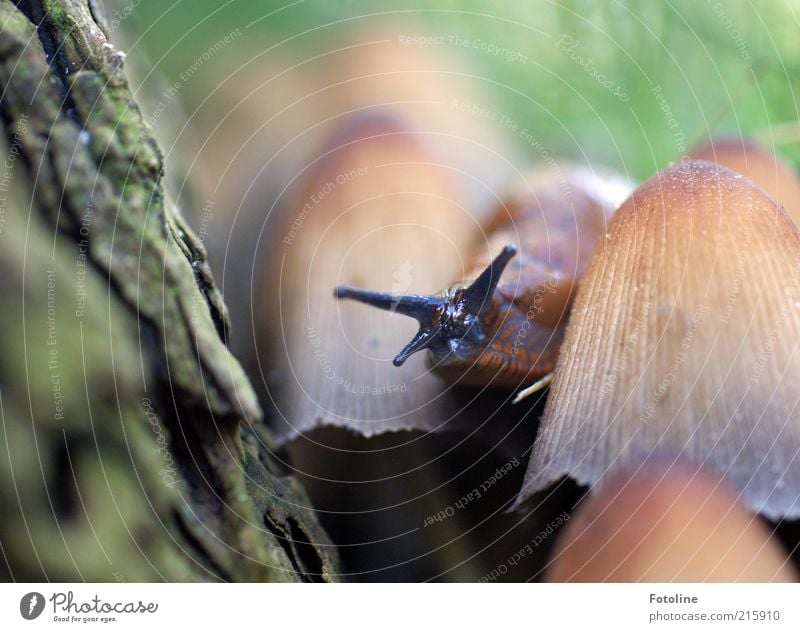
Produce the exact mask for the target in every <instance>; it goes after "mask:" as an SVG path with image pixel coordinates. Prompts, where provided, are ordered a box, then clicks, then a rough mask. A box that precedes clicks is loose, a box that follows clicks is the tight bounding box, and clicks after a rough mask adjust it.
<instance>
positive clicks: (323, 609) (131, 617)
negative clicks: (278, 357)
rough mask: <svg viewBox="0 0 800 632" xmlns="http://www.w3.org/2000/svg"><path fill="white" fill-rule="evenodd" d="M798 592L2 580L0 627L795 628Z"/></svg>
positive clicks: (784, 587) (740, 587)
mask: <svg viewBox="0 0 800 632" xmlns="http://www.w3.org/2000/svg"><path fill="white" fill-rule="evenodd" d="M799 602H800V587H798V586H797V585H793V584H780V585H764V584H757V585H748V584H636V585H631V584H628V585H626V584H570V585H564V584H422V585H408V584H359V585H357V584H340V585H317V584H294V585H290V584H237V585H231V584H227V585H226V584H127V583H119V584H2V585H0V604H1V605H0V630H3V631H7V630H44V629H60V630H86V629H108V630H116V631H122V630H136V631H141V630H166V629H168V628H169V627H174V629H176V630H181V631H191V630H193V629H197V630H209V629H220V630H224V631H225V632H237V631H238V630H247V629H250V626H253V625H257V626H258V629H263V630H298V631H303V632H306V631H308V632H311V631H313V630H315V629H319V630H323V629H325V630H331V629H333V630H347V631H351V632H352V631H358V630H369V631H370V632H384V631H394V630H397V631H398V632H400V631H402V632H409V631H413V630H420V629H421V630H426V631H429V630H435V629H437V628H439V627H441V629H443V630H454V631H459V632H460V631H462V630H493V631H499V630H508V631H511V630H531V631H535V632H539V631H552V630H564V629H569V630H598V629H612V630H643V629H645V628H647V629H670V630H682V629H690V630H717V631H720V632H721V631H723V630H726V631H727V630H792V631H797V630H800V616H798V610H800V607H798V603H799ZM565 626H566V627H565Z"/></svg>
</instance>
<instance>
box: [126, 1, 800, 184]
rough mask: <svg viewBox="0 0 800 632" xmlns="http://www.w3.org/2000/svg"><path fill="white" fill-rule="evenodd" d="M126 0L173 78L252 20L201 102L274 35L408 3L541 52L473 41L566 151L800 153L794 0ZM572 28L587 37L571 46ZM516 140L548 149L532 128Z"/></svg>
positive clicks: (200, 89) (187, 91)
mask: <svg viewBox="0 0 800 632" xmlns="http://www.w3.org/2000/svg"><path fill="white" fill-rule="evenodd" d="M114 7H115V8H116V10H117V11H119V13H118V14H117V19H119V18H120V17H122V18H123V19H122V20H121V22H120V24H121V25H122V26H120V29H121V32H123V33H124V34H125V38H126V40H127V44H128V45H129V47H130V46H131V45H134V47H135V53H136V54H137V55H140V56H141V55H145V54H146V57H147V59H148V61H147V62H146V63H148V64H149V65H151V66H152V68H154V69H155V71H156V73H154V75H155V74H158V75H161V77H162V79H163V80H164V81H166V83H167V84H170V83H172V81H173V80H177V79H178V78H179V74H180V73H181V72H183V71H185V69H186V68H187V66H190V65H191V64H192V63H193V60H195V59H196V58H197V55H198V53H199V52H202V51H205V50H206V49H207V48H208V46H209V44H211V43H213V42H215V41H217V40H218V39H219V38H221V37H224V36H225V34H227V33H229V32H231V31H233V30H235V29H237V28H239V29H241V30H242V36H241V37H240V38H239V39H238V40H237V42H236V43H235V45H233V46H228V47H226V49H225V50H223V51H221V52H220V54H217V55H215V56H213V57H212V58H211V59H209V60H208V62H207V63H205V64H203V65H202V67H201V68H199V70H198V71H197V73H198V74H197V77H196V78H194V77H193V80H192V81H191V82H187V83H186V85H185V87H184V88H183V89H182V90H181V92H180V95H179V97H180V101H181V102H182V104H183V107H184V108H185V111H186V112H193V111H194V109H195V107H196V106H197V105H198V104H200V103H201V102H202V101H203V100H204V99H205V98H206V96H207V94H208V90H209V83H208V82H207V81H203V75H205V77H206V78H207V79H208V81H209V82H210V81H216V80H217V78H218V77H219V76H224V75H225V73H226V71H227V70H230V69H232V68H236V67H238V61H237V60H244V59H245V58H251V57H252V56H253V55H256V54H258V53H259V52H261V51H264V50H265V49H268V48H270V47H274V48H272V50H274V51H275V52H276V53H278V52H279V53H280V54H281V56H282V57H287V58H291V57H295V58H296V59H298V60H300V59H307V58H309V57H311V56H313V55H314V54H317V53H320V52H324V51H326V50H329V49H330V46H331V42H332V41H333V40H334V39H335V38H336V37H337V36H339V35H340V34H341V33H343V32H344V31H345V30H346V29H348V28H355V29H359V30H363V31H366V32H368V31H369V29H370V28H373V27H375V26H376V25H377V24H379V23H383V22H386V21H387V20H389V19H392V18H396V19H402V20H406V21H408V20H413V21H415V22H416V23H417V28H416V29H415V32H417V33H425V32H426V31H427V32H430V33H432V34H439V35H445V36H449V35H454V36H459V37H467V38H471V39H473V40H474V39H478V38H479V39H481V40H482V41H484V42H487V43H488V44H495V45H497V46H498V47H501V48H507V49H509V50H511V51H517V52H518V54H519V55H521V56H524V57H526V59H524V60H522V61H520V60H517V61H509V58H508V57H507V56H504V55H502V54H497V55H495V54H489V53H487V52H486V51H485V50H484V51H482V50H480V49H476V48H473V47H467V48H464V49H463V50H462V52H461V53H460V54H463V56H464V57H465V58H466V59H467V60H468V64H469V68H470V69H471V71H472V73H474V75H475V76H476V77H479V78H480V81H481V82H485V83H487V84H489V85H490V86H491V92H492V94H493V95H494V97H495V98H496V102H497V103H500V104H502V107H503V109H504V111H507V112H508V113H509V115H510V116H511V117H512V118H514V119H515V120H516V121H521V122H525V123H524V124H525V125H528V126H529V127H530V128H531V129H534V130H535V132H536V134H537V137H538V138H539V139H541V140H542V141H543V142H544V144H545V145H547V146H548V147H549V148H560V151H559V153H560V154H562V155H567V156H577V155H579V154H580V153H581V152H582V151H586V152H587V154H586V157H587V158H588V159H589V160H593V161H594V160H597V161H599V162H602V163H605V164H607V165H608V166H617V167H619V166H621V165H624V168H625V170H626V171H627V172H628V173H629V174H631V175H632V176H634V177H637V178H644V177H646V176H648V175H650V174H652V173H653V172H654V171H655V170H656V169H658V168H659V167H662V166H663V165H664V164H666V163H667V162H668V161H670V160H675V159H677V158H679V157H680V155H681V154H682V152H683V150H684V149H685V148H686V147H688V146H691V144H692V143H693V142H695V141H696V140H700V139H702V138H705V137H706V136H707V135H709V134H710V133H722V132H727V133H736V134H738V133H747V134H749V135H754V136H756V137H758V138H759V139H760V140H762V142H763V143H764V144H766V145H768V146H773V147H775V148H776V150H777V151H778V152H779V153H780V154H781V155H783V156H784V157H786V158H788V159H789V160H790V161H792V163H793V164H795V165H797V164H798V162H800V128H798V126H797V121H798V118H799V115H798V112H799V110H798V103H797V97H796V87H797V86H798V82H800V38H799V37H798V33H800V4H798V3H797V2H794V1H789V0H774V1H772V0H771V1H761V2H747V1H735V2H732V1H730V0H728V1H720V2H717V1H716V0H676V1H663V2H659V1H645V0H630V1H625V2H613V1H606V2H594V1H588V0H564V1H560V2H547V1H543V0H534V1H533V2H488V1H480V0H438V1H435V0H428V1H414V0H393V1H375V0H361V1H358V0H299V1H295V2H274V1H267V2H256V1H253V0H181V1H172V0H169V1H166V0H141V2H137V0H115V1H114V2H113V3H112V8H114ZM112 19H113V16H112ZM363 31H362V32H363ZM565 34H566V35H567V36H568V37H569V38H571V39H562V36H564V35H565ZM559 40H561V42H562V43H561V44H559ZM570 42H571V43H575V42H577V44H576V45H575V46H574V47H573V48H572V49H571V50H569V49H568V48H569V47H568V46H567V45H566V44H568V43H570ZM445 47H449V46H445ZM450 48H452V47H450ZM149 70H150V68H148V71H149ZM154 75H151V76H150V79H152V77H153V76H154ZM597 75H603V77H602V81H604V82H605V83H606V86H604V85H602V83H601V79H600V78H598V76H597ZM609 86H613V88H612V87H609ZM658 88H660V89H661V93H662V94H663V96H664V99H665V100H666V107H668V108H669V111H670V113H671V116H672V118H669V117H668V116H667V115H666V112H664V111H662V110H663V109H664V107H665V106H664V102H663V101H659V99H658V98H657V95H656V94H655V92H654V90H657V89H658ZM614 92H616V95H615V94H614ZM619 94H624V95H626V96H627V97H628V99H627V100H622V99H620V98H619V97H618V96H617V95H619ZM515 142H517V143H518V145H519V147H520V150H521V152H522V153H523V155H524V154H525V153H526V152H527V154H529V155H530V156H531V159H532V160H533V159H535V158H536V157H537V156H536V150H535V149H534V148H533V147H531V146H530V145H529V144H526V143H525V142H524V140H523V139H520V138H517V139H516V141H515ZM587 148H590V149H587ZM589 153H591V154H592V155H589Z"/></svg>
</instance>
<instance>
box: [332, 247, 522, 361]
mask: <svg viewBox="0 0 800 632" xmlns="http://www.w3.org/2000/svg"><path fill="white" fill-rule="evenodd" d="M516 253H517V249H516V248H515V247H514V246H506V247H505V248H503V251H502V252H501V253H500V254H499V255H498V256H497V257H496V258H495V259H494V261H492V263H491V264H489V266H488V267H487V268H486V269H485V270H484V271H483V272H482V273H481V275H480V276H479V277H478V278H477V279H475V281H474V282H473V283H472V284H471V285H469V286H468V287H456V288H451V289H449V290H446V291H445V292H444V293H443V294H442V295H437V296H418V295H407V296H403V295H398V294H385V293H382V292H370V291H367V290H359V289H356V288H351V287H343V286H340V287H337V288H336V289H335V291H334V296H336V298H349V299H352V300H355V301H359V302H361V303H366V304H367V305H372V306H373V307H377V308H378V309H383V310H386V311H390V312H397V313H398V314H404V315H405V316H411V317H412V318H415V319H416V320H417V321H419V324H420V327H419V331H418V332H417V335H416V336H414V337H413V338H412V339H411V342H409V343H408V344H407V345H406V346H405V347H404V348H403V350H402V351H401V352H400V353H398V354H397V356H396V357H395V359H394V365H395V366H400V365H401V364H403V362H405V361H406V360H407V359H408V357H409V356H410V355H411V354H413V353H416V352H417V351H421V350H422V349H430V350H431V353H433V355H434V357H435V358H436V359H437V360H442V359H444V358H445V357H447V356H448V355H450V354H453V355H455V356H456V357H458V358H462V359H468V358H473V357H477V356H478V355H480V353H481V352H482V351H483V349H484V348H485V347H486V345H487V344H488V342H489V340H488V338H489V334H490V332H488V331H486V327H485V324H484V319H483V318H482V316H484V315H485V314H486V313H487V312H488V311H489V310H490V309H491V307H492V304H493V302H492V295H493V294H494V291H495V288H497V284H498V283H499V281H500V276H501V275H502V274H503V270H504V269H505V267H506V265H507V264H508V262H509V261H510V260H511V259H512V257H513V256H514V255H515V254H516Z"/></svg>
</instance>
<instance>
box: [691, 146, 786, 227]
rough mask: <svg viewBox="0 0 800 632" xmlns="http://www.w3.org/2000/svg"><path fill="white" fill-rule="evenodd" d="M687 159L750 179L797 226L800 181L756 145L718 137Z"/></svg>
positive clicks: (782, 162) (770, 154)
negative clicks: (708, 163)
mask: <svg viewBox="0 0 800 632" xmlns="http://www.w3.org/2000/svg"><path fill="white" fill-rule="evenodd" d="M689 157H690V158H694V159H696V160H708V161H709V162H716V163H717V164H719V165H722V166H723V167H727V168H728V169H732V170H733V171H736V172H737V173H741V174H742V175H744V176H746V177H748V178H750V179H751V180H752V181H753V182H755V183H756V184H757V185H758V186H760V187H761V188H762V189H764V191H766V192H767V193H769V194H770V195H771V196H772V197H773V198H774V199H775V200H777V202H778V204H780V205H781V206H783V209H784V210H785V211H786V214H787V215H788V216H789V217H790V218H791V220H792V221H793V222H794V223H795V225H796V226H800V178H798V176H797V174H796V173H795V171H794V170H793V169H792V168H791V167H790V166H789V165H788V164H786V163H785V162H784V161H783V160H782V159H781V158H779V157H778V156H776V155H775V154H774V153H772V152H770V151H768V150H767V149H766V148H765V147H763V146H761V145H760V144H759V143H757V142H756V141H754V140H752V139H750V138H741V137H734V136H721V137H718V138H713V139H711V140H709V141H707V142H705V143H702V144H700V145H698V146H697V147H695V148H694V149H692V150H691V151H690V152H689Z"/></svg>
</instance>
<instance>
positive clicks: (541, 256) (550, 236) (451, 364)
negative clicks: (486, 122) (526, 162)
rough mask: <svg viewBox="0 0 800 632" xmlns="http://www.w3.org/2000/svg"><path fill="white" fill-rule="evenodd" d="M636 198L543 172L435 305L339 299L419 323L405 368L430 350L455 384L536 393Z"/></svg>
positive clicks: (345, 291)
mask: <svg viewBox="0 0 800 632" xmlns="http://www.w3.org/2000/svg"><path fill="white" fill-rule="evenodd" d="M629 192H630V185H629V184H628V183H627V182H626V181H623V180H621V179H618V178H600V177H598V176H596V175H595V174H594V173H593V172H589V171H588V170H583V169H577V168H576V169H569V170H568V171H566V172H562V171H560V170H559V171H558V172H557V174H555V175H554V174H553V173H546V172H538V173H536V174H534V175H533V176H532V177H531V178H528V179H527V181H526V183H525V186H524V187H522V188H521V190H519V191H518V192H517V193H516V194H514V195H512V196H511V198H510V200H509V201H508V202H506V203H505V204H500V205H498V207H497V208H496V209H495V210H494V212H492V213H491V214H490V215H489V217H488V220H487V221H486V222H485V224H484V227H483V231H482V235H481V238H480V239H476V240H475V249H476V255H475V256H474V257H473V259H472V261H471V265H470V268H469V270H468V271H467V273H466V274H465V275H464V279H465V280H464V281H462V282H460V283H457V284H456V285H454V286H452V287H451V288H449V289H447V290H445V291H443V292H441V293H440V294H437V295H433V296H419V295H397V294H384V293H380V292H372V291H366V290H360V289H354V288H350V287H338V288H336V291H335V295H336V297H337V298H349V299H353V300H356V301H360V302H362V303H366V304H368V305H372V306H374V307H378V308H380V309H384V310H388V311H392V312H397V313H400V314H404V315H407V316H411V317H412V318H415V319H416V320H418V321H419V323H420V329H419V331H418V333H417V335H416V336H414V338H413V339H412V340H411V342H409V343H408V344H407V345H406V347H405V348H404V349H402V351H400V353H399V354H398V355H397V356H396V357H395V359H394V364H395V365H396V366H400V365H402V364H403V362H405V360H406V359H407V358H408V357H409V356H410V355H411V354H413V353H415V352H417V351H421V350H423V349H427V350H428V351H429V354H428V358H427V359H428V365H429V367H430V368H431V370H432V371H434V372H435V373H437V374H438V375H439V376H440V377H442V378H443V379H445V380H447V381H448V382H451V383H454V384H463V385H485V384H488V385H492V386H498V387H511V388H517V387H520V386H525V385H528V384H531V383H533V382H535V381H536V380H538V379H539V378H541V377H542V376H544V375H546V374H548V373H550V372H552V371H553V369H554V368H555V362H556V359H557V357H558V352H559V349H560V347H561V342H562V340H563V337H564V325H565V322H566V317H567V315H568V314H569V310H570V307H571V305H572V300H573V297H574V295H575V291H576V288H577V285H578V283H579V281H580V278H581V276H582V275H583V273H584V271H585V269H586V266H587V264H588V262H589V258H590V257H591V255H592V254H593V252H594V250H595V247H596V246H597V244H598V242H599V240H601V239H602V238H604V236H605V234H606V225H607V222H608V220H609V218H610V217H611V215H612V213H613V212H614V210H615V209H616V207H617V206H618V204H619V203H620V202H621V201H622V200H623V199H624V197H625V196H626V195H627V194H628V193H629Z"/></svg>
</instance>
